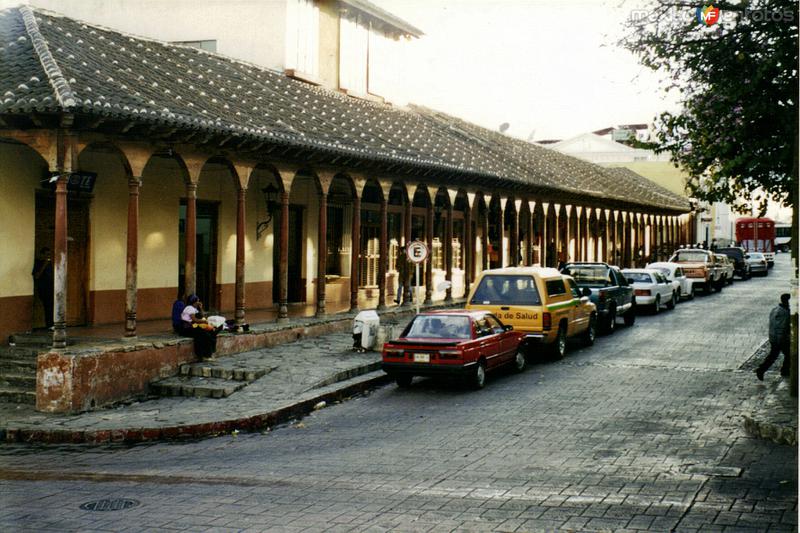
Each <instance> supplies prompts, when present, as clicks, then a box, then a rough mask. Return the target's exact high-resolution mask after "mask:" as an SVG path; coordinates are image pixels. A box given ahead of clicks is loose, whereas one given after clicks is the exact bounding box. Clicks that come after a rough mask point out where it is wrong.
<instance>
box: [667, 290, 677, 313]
mask: <svg viewBox="0 0 800 533" xmlns="http://www.w3.org/2000/svg"><path fill="white" fill-rule="evenodd" d="M677 302H678V295H677V294H675V293H674V292H673V293H672V298H670V299H669V303H667V309H675V304H676V303H677Z"/></svg>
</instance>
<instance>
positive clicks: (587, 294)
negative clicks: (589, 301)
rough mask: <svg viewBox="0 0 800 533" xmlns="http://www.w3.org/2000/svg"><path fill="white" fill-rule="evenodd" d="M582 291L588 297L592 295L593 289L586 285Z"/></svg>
mask: <svg viewBox="0 0 800 533" xmlns="http://www.w3.org/2000/svg"><path fill="white" fill-rule="evenodd" d="M581 293H582V294H583V295H584V296H586V297H587V298H588V297H589V296H591V295H592V289H590V288H589V287H584V288H583V290H582V291H581Z"/></svg>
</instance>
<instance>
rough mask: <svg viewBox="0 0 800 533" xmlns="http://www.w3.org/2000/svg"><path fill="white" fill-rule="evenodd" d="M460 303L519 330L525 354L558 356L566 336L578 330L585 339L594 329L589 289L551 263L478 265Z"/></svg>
mask: <svg viewBox="0 0 800 533" xmlns="http://www.w3.org/2000/svg"><path fill="white" fill-rule="evenodd" d="M466 307H467V309H482V310H486V311H489V312H491V313H493V314H494V315H495V316H496V317H497V318H499V319H500V320H501V321H502V322H503V323H504V324H508V325H511V326H513V328H514V330H515V331H521V332H524V333H525V335H524V337H523V338H522V340H521V345H520V346H521V347H522V348H524V350H525V352H526V354H528V355H533V354H538V353H540V352H543V351H549V352H551V353H552V355H554V356H555V357H557V358H562V357H564V355H565V354H566V350H567V339H568V338H569V337H575V336H581V337H582V338H583V340H584V342H585V343H586V344H587V345H590V344H593V343H594V338H595V334H596V331H597V309H596V307H595V305H594V304H593V303H592V302H590V301H589V295H588V294H586V293H585V291H581V290H580V289H579V288H578V286H577V285H576V284H575V281H574V280H573V279H572V278H571V277H570V276H566V275H564V274H561V272H559V271H558V270H556V269H554V268H542V267H509V268H497V269H492V270H484V271H483V272H482V273H481V275H480V276H479V277H478V279H477V280H476V281H475V285H474V286H473V288H472V291H470V294H469V297H468V298H467V305H466Z"/></svg>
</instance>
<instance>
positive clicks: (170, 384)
mask: <svg viewBox="0 0 800 533" xmlns="http://www.w3.org/2000/svg"><path fill="white" fill-rule="evenodd" d="M461 303H462V302H461V301H459V300H456V301H454V302H453V305H455V306H459V305H461ZM442 307H446V306H445V305H443V304H438V305H433V306H427V308H428V309H431V308H442ZM413 312H414V311H413V309H411V308H394V309H391V310H389V311H386V312H383V313H381V323H382V324H396V327H398V328H399V327H402V326H404V325H405V324H406V322H407V321H408V320H409V318H410V317H411V316H413ZM351 315H352V316H351ZM353 316H355V315H354V314H346V315H336V317H335V318H333V317H328V318H327V319H323V320H322V321H321V322H331V321H339V322H342V325H343V326H345V325H349V324H352V319H353ZM317 322H320V321H317V320H315V319H313V318H303V319H296V320H292V321H291V322H290V323H289V324H282V325H275V324H264V325H262V326H254V328H257V329H263V330H265V331H267V332H268V334H269V332H272V334H274V336H275V337H276V339H278V340H279V341H280V342H277V343H275V345H274V346H271V347H267V348H261V349H257V350H252V351H248V352H243V353H239V354H234V355H226V356H220V357H218V358H217V359H216V360H214V361H211V362H204V363H189V364H186V365H183V366H182V368H181V373H182V374H184V377H183V378H182V380H181V381H179V380H178V379H177V378H168V379H166V380H164V381H163V382H162V386H161V387H159V389H160V390H161V392H162V394H164V393H166V394H184V395H183V396H167V397H152V398H151V399H147V400H143V401H131V402H126V403H124V404H121V405H118V406H115V407H111V408H107V409H99V410H95V411H89V412H85V413H80V414H74V415H61V414H49V413H41V412H37V411H36V410H35V409H34V408H33V406H32V405H26V404H10V403H0V442H2V441H5V442H30V443H76V444H78V443H91V444H104V443H109V442H125V443H135V442H145V441H155V440H170V439H181V438H201V437H209V436H214V435H221V434H225V433H233V432H237V431H259V430H264V429H267V428H269V427H271V426H274V425H276V424H280V423H283V422H287V421H289V420H292V419H295V418H298V417H301V416H303V415H305V414H307V413H308V412H310V411H312V410H313V409H315V408H317V409H318V408H321V407H323V404H322V403H321V402H325V404H324V405H330V404H331V403H333V402H336V401H340V400H343V399H346V398H347V397H349V396H352V395H354V394H357V393H360V392H363V391H365V390H368V389H370V388H372V387H374V386H376V385H378V384H381V383H384V382H387V378H386V375H385V374H384V373H383V371H381V370H380V360H381V355H380V352H379V351H373V352H366V353H356V352H353V351H352V349H351V348H352V344H353V339H352V335H351V334H350V328H349V327H347V328H344V327H340V328H338V329H339V331H342V332H340V333H329V334H326V335H322V336H318V337H312V336H308V337H302V338H300V340H297V341H295V342H287V341H286V340H285V332H286V331H287V330H289V331H296V330H297V328H302V327H305V328H310V327H312V326H314V325H315V324H316V323H317ZM345 329H346V331H343V330H345ZM148 340H149V342H153V340H152V339H148ZM239 387H240V388H239ZM232 388H239V389H238V390H236V391H234V390H232ZM187 393H188V394H191V396H186V395H185V394H187ZM215 396H216V397H215ZM219 396H224V397H219Z"/></svg>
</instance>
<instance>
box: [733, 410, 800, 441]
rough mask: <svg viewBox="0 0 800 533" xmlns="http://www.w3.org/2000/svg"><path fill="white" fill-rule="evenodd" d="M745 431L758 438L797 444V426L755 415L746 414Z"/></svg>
mask: <svg viewBox="0 0 800 533" xmlns="http://www.w3.org/2000/svg"><path fill="white" fill-rule="evenodd" d="M744 430H745V433H747V434H748V435H750V436H751V437H755V438H757V439H761V440H766V441H770V442H774V443H775V444H785V445H788V446H795V447H796V446H797V428H796V427H791V426H787V425H781V424H774V423H771V422H767V421H765V420H758V419H757V418H755V417H753V416H748V415H744Z"/></svg>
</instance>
